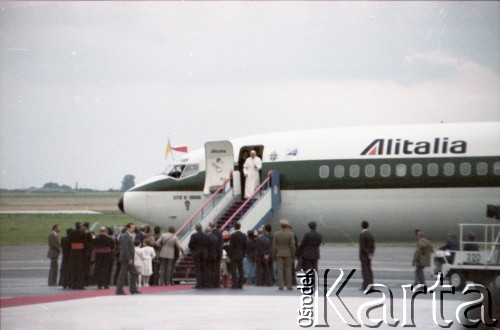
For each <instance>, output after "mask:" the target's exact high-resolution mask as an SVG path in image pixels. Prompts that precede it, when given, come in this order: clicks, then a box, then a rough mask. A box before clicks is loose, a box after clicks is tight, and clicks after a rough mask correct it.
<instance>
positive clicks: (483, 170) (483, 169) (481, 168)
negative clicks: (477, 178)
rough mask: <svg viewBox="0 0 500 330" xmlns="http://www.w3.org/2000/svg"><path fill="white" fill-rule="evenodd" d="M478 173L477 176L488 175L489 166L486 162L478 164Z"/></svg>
mask: <svg viewBox="0 0 500 330" xmlns="http://www.w3.org/2000/svg"><path fill="white" fill-rule="evenodd" d="M476 171H477V175H486V174H488V164H487V163H485V162H481V163H477V165H476Z"/></svg>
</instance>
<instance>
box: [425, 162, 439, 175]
mask: <svg viewBox="0 0 500 330" xmlns="http://www.w3.org/2000/svg"><path fill="white" fill-rule="evenodd" d="M438 174H439V166H438V164H436V163H430V164H429V165H427V175H429V176H437V175H438Z"/></svg>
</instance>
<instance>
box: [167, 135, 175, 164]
mask: <svg viewBox="0 0 500 330" xmlns="http://www.w3.org/2000/svg"><path fill="white" fill-rule="evenodd" d="M168 153H170V154H171V155H172V164H174V166H175V158H174V151H173V149H172V145H171V144H170V138H168V144H167V154H168Z"/></svg>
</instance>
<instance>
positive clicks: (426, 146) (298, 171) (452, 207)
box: [123, 122, 500, 242]
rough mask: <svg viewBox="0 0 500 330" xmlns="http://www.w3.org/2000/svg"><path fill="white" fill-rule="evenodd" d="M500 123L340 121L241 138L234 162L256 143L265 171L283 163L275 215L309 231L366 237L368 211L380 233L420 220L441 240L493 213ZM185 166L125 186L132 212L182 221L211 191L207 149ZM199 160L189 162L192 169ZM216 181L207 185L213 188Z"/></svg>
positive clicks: (393, 236) (408, 232)
mask: <svg viewBox="0 0 500 330" xmlns="http://www.w3.org/2000/svg"><path fill="white" fill-rule="evenodd" d="M499 132H500V123H498V122H493V123H477V124H439V125H415V126H394V127H357V128H335V129H324V130H314V131H302V132H284V133H273V134H265V135H258V136H252V137H247V138H240V139H235V140H232V141H231V144H232V146H233V150H234V151H235V152H234V157H233V160H234V168H235V169H238V161H239V158H240V156H241V153H242V152H243V151H244V150H249V149H251V148H256V149H257V150H258V151H259V154H260V155H261V157H262V160H263V168H262V175H263V176H265V175H266V174H267V172H268V171H270V170H275V171H278V172H279V173H280V180H281V199H282V204H281V207H280V209H279V211H278V212H277V213H275V214H274V215H273V217H272V218H271V220H270V222H271V224H272V225H273V227H274V228H275V229H277V227H278V226H277V224H278V222H279V220H280V219H281V218H286V219H288V220H289V221H290V223H291V224H292V226H293V229H294V231H295V232H296V233H298V234H299V236H300V235H301V234H302V233H303V232H305V231H307V230H308V228H307V223H308V222H309V221H312V220H314V221H316V222H317V223H318V230H319V231H320V232H321V233H322V234H323V236H324V237H325V239H326V240H327V241H347V242H357V240H358V235H359V231H360V223H361V221H362V220H368V221H369V222H370V227H371V230H372V232H373V233H374V235H375V236H376V237H377V239H378V240H385V241H406V240H412V239H413V238H414V230H415V229H417V228H419V229H422V230H424V231H427V232H428V236H430V238H431V239H433V240H437V241H441V240H444V239H445V237H446V233H447V232H448V231H457V228H458V227H457V223H484V222H485V221H492V220H491V219H486V217H485V213H486V205H487V204H495V205H498V204H500V133H499ZM178 164H179V165H182V166H183V171H184V172H182V173H179V175H177V174H176V175H173V174H172V173H174V172H168V173H164V174H161V175H158V176H156V177H153V178H151V179H149V180H147V181H145V182H143V183H141V184H139V185H137V186H136V187H134V188H132V189H131V190H129V191H128V192H126V193H125V194H124V197H123V203H124V204H123V205H124V211H125V213H127V214H129V215H131V216H133V217H135V218H138V219H140V220H142V221H145V222H148V223H151V224H154V225H160V226H163V227H166V226H168V225H174V226H176V227H179V226H180V225H181V224H182V223H184V221H185V220H186V219H187V218H188V217H189V216H190V215H191V214H192V212H193V211H194V210H196V209H197V208H198V207H199V206H200V205H201V204H202V203H203V202H204V201H205V200H206V198H207V195H205V194H204V193H203V191H204V189H205V188H206V187H205V186H204V185H205V182H206V180H205V179H206V178H205V175H206V173H207V171H206V169H207V166H212V165H211V164H210V163H209V162H207V161H206V160H205V150H204V149H199V150H196V151H194V152H192V153H190V154H187V155H186V156H184V157H183V158H182V159H180V160H179V162H178ZM188 168H189V169H190V170H189V171H188V170H187V169H188ZM205 190H206V189H205Z"/></svg>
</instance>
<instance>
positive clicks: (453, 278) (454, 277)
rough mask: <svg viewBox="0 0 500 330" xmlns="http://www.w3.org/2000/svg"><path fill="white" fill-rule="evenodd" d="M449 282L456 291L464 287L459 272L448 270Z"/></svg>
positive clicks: (462, 277) (463, 279)
mask: <svg viewBox="0 0 500 330" xmlns="http://www.w3.org/2000/svg"><path fill="white" fill-rule="evenodd" d="M450 284H451V285H453V286H454V287H455V289H456V290H457V291H462V290H463V289H464V288H465V278H464V275H463V274H462V273H461V272H457V271H452V272H450Z"/></svg>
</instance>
